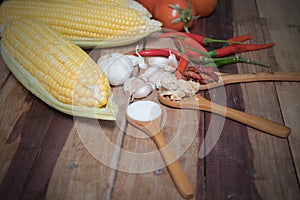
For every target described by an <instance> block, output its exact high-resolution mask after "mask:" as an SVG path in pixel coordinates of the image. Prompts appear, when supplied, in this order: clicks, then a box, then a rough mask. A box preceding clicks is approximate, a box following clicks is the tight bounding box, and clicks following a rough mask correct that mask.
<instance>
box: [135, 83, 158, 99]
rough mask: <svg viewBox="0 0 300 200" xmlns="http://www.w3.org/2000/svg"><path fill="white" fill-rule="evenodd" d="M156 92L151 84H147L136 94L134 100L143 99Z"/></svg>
mask: <svg viewBox="0 0 300 200" xmlns="http://www.w3.org/2000/svg"><path fill="white" fill-rule="evenodd" d="M153 90H154V87H153V85H152V84H150V83H146V84H144V85H142V86H141V87H139V88H138V89H137V90H136V91H135V92H134V93H133V98H135V99H141V98H145V97H147V96H149V95H150V94H151V92H152V91H153Z"/></svg>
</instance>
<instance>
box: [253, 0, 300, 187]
mask: <svg viewBox="0 0 300 200" xmlns="http://www.w3.org/2000/svg"><path fill="white" fill-rule="evenodd" d="M270 3H271V4H272V9H271V8H270V7H269V4H270ZM257 4H258V8H259V14H260V16H261V17H262V18H264V20H265V23H266V26H267V29H268V32H269V35H270V36H269V37H270V38H271V39H272V40H273V41H275V42H276V46H275V48H274V54H275V56H276V61H277V63H278V65H279V69H280V70H283V71H300V66H299V62H300V58H299V54H298V53H297V52H298V49H299V45H298V44H299V43H300V37H299V27H300V22H299V21H300V20H299V19H300V14H299V10H298V8H299V6H300V2H299V1H295V0H288V1H285V2H282V1H278V0H276V1H271V2H270V1H268V0H264V1H261V0H260V1H257ZM299 89H300V84H299V83H276V91H277V93H278V98H279V102H280V106H281V108H282V113H283V119H284V122H285V124H286V125H287V126H289V127H291V129H292V135H291V136H290V138H289V144H290V148H291V151H292V156H293V162H294V165H295V167H296V173H297V176H298V182H299V174H300V158H299V155H298V153H297V152H299V151H300V149H299V145H298V144H299V140H300V136H299V134H298V133H299V130H300V125H299V123H298V122H297V121H298V120H299V115H300V107H299V99H300V90H299Z"/></svg>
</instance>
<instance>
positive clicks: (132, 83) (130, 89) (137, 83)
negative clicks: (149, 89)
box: [123, 77, 145, 96]
mask: <svg viewBox="0 0 300 200" xmlns="http://www.w3.org/2000/svg"><path fill="white" fill-rule="evenodd" d="M144 84H145V82H144V81H143V80H142V79H140V78H138V77H131V78H129V79H127V80H126V81H125V82H124V84H123V90H124V93H125V94H128V95H129V96H131V95H132V94H133V93H134V92H135V91H136V90H137V89H138V88H139V87H141V86H142V85H144Z"/></svg>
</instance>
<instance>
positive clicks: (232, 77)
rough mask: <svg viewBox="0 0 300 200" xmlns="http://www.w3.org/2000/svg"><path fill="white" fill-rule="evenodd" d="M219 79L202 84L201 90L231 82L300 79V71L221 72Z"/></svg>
mask: <svg viewBox="0 0 300 200" xmlns="http://www.w3.org/2000/svg"><path fill="white" fill-rule="evenodd" d="M219 78H220V79H219V81H217V82H212V83H208V84H206V85H201V86H200V90H207V89H212V88H216V87H220V86H223V85H228V84H231V83H247V82H254V81H300V72H261V73H253V74H224V75H223V74H221V75H220V76H219Z"/></svg>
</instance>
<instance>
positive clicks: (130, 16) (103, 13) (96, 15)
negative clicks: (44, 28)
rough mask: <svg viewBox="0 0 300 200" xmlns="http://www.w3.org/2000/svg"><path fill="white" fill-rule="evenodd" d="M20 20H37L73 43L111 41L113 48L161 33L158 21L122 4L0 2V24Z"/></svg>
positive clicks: (18, 0)
mask: <svg viewBox="0 0 300 200" xmlns="http://www.w3.org/2000/svg"><path fill="white" fill-rule="evenodd" d="M21 17H35V18H38V19H40V20H42V21H43V22H46V23H47V24H49V25H51V26H52V27H54V28H55V29H57V30H58V31H59V32H61V33H62V34H63V35H64V36H65V37H67V38H69V39H73V40H75V41H76V40H83V41H85V40H89V39H94V40H98V41H103V40H107V39H110V38H114V39H118V40H117V41H118V42H119V44H118V43H116V45H122V43H125V44H127V43H130V42H131V41H132V40H133V39H134V38H139V39H140V38H141V37H145V35H147V34H149V33H151V32H153V31H157V30H160V26H161V23H160V22H158V21H155V20H152V19H150V18H149V17H147V16H146V15H144V14H143V13H141V12H138V11H136V10H134V9H131V8H128V7H126V6H122V5H112V4H107V3H97V4H95V3H89V2H74V1H66V2H64V1H37V0H35V1H34V0H33V1H32V0H31V1H29V0H28V1H27V0H24V1H20V0H10V1H5V2H3V3H2V5H1V7H0V25H1V24H3V23H5V22H7V21H10V20H12V19H16V18H21ZM127 39H128V40H129V42H127V41H126V40H127ZM126 42H127V43H126Z"/></svg>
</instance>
